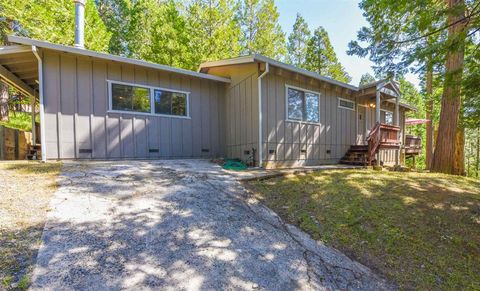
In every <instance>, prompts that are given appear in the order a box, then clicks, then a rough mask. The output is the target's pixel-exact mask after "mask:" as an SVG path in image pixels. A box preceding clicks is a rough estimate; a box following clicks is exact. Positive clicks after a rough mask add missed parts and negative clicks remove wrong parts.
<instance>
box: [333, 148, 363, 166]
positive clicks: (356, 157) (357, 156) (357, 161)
mask: <svg viewBox="0 0 480 291" xmlns="http://www.w3.org/2000/svg"><path fill="white" fill-rule="evenodd" d="M367 153H368V146H366V145H351V146H350V148H349V149H348V151H347V152H346V153H345V156H343V158H342V159H341V160H340V163H341V164H347V165H357V166H366V165H367V160H368V157H367Z"/></svg>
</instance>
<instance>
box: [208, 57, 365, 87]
mask: <svg viewBox="0 0 480 291" xmlns="http://www.w3.org/2000/svg"><path fill="white" fill-rule="evenodd" d="M254 62H264V63H269V64H270V65H272V66H275V67H279V68H282V69H285V70H289V71H292V72H296V73H299V74H302V75H305V76H308V77H311V78H314V79H317V80H320V81H324V82H327V83H330V84H334V85H337V86H340V87H343V88H346V89H350V90H353V91H358V87H356V86H354V85H350V84H347V83H344V82H340V81H337V80H334V79H332V78H329V77H325V76H322V75H320V74H318V73H315V72H311V71H308V70H305V69H302V68H298V67H295V66H293V65H289V64H286V63H283V62H280V61H277V60H274V59H271V58H268V57H266V56H262V55H259V54H254V55H248V56H242V57H237V58H232V59H226V60H219V61H211V62H205V63H203V64H201V65H200V69H199V70H201V69H203V68H209V67H219V66H228V65H236V64H244V63H254Z"/></svg>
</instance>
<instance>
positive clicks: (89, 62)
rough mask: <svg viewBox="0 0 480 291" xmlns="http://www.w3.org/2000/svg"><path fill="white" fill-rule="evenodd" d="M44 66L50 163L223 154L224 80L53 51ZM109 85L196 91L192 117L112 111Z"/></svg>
mask: <svg viewBox="0 0 480 291" xmlns="http://www.w3.org/2000/svg"><path fill="white" fill-rule="evenodd" d="M43 63H44V96H45V98H44V102H45V128H47V129H48V130H46V132H45V135H46V136H45V139H46V145H47V149H48V150H47V158H49V159H122V158H125V159H127V158H152V159H156V158H197V157H198V158H200V157H219V156H223V155H224V150H225V149H224V146H225V145H224V139H225V137H224V129H223V128H222V127H223V126H224V122H220V120H223V119H224V116H222V114H223V113H222V112H221V111H222V110H220V108H223V107H224V102H225V100H224V95H225V85H224V83H221V82H216V81H211V80H206V79H201V78H196V77H191V76H187V75H182V74H178V73H170V72H165V71H161V70H155V69H151V68H145V67H141V66H135V65H131V64H125V63H119V62H113V61H105V60H101V59H96V58H90V57H84V56H76V55H72V54H64V53H58V52H55V51H49V50H44V51H43ZM107 80H111V81H121V82H127V83H132V84H138V85H148V86H154V87H161V88H166V89H172V90H181V91H186V92H190V96H189V98H190V101H189V109H190V117H191V118H190V119H187V118H176V117H165V116H157V115H141V114H132V113H112V112H110V113H109V112H108V108H109V96H108V83H107Z"/></svg>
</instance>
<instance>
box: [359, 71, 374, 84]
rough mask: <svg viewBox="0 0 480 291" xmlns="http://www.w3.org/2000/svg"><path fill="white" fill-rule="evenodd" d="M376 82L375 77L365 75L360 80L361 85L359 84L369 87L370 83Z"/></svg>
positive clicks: (368, 74)
mask: <svg viewBox="0 0 480 291" xmlns="http://www.w3.org/2000/svg"><path fill="white" fill-rule="evenodd" d="M373 82H375V77H374V76H372V75H370V73H365V74H363V75H362V77H361V78H360V83H359V84H358V85H359V86H363V85H367V84H370V83H373Z"/></svg>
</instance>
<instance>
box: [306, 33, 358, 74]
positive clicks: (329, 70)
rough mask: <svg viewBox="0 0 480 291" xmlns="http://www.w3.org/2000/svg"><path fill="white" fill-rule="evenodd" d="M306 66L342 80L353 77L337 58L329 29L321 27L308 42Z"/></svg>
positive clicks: (308, 68)
mask: <svg viewBox="0 0 480 291" xmlns="http://www.w3.org/2000/svg"><path fill="white" fill-rule="evenodd" d="M305 61H306V64H305V68H306V69H307V70H310V71H313V72H316V73H319V74H320V75H323V76H326V77H330V78H332V79H335V80H338V81H341V82H346V83H348V82H350V81H351V78H350V76H349V75H348V74H347V72H346V71H345V69H344V68H343V66H342V64H340V62H339V61H338V59H337V56H336V54H335V51H334V50H333V47H332V44H331V43H330V39H329V37H328V33H327V31H326V30H325V29H324V28H323V27H321V26H320V27H319V28H317V29H316V30H315V32H314V33H313V36H312V38H311V39H310V40H309V42H308V47H307V56H306V60H305Z"/></svg>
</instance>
